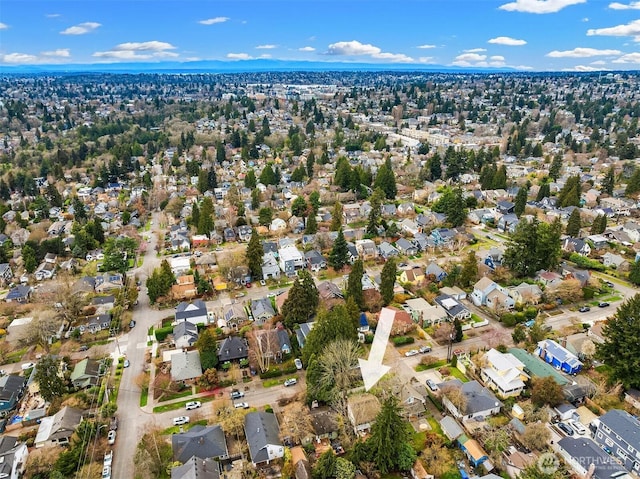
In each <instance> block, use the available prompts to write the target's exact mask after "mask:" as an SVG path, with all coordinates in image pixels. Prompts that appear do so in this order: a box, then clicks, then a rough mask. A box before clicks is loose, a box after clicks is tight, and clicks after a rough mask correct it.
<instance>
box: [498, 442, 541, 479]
mask: <svg viewBox="0 0 640 479" xmlns="http://www.w3.org/2000/svg"><path fill="white" fill-rule="evenodd" d="M537 460H538V456H537V455H535V454H532V453H525V452H522V451H519V450H518V449H517V448H516V447H515V446H509V449H508V450H507V451H504V452H503V453H502V468H503V470H504V471H505V472H506V473H507V474H508V475H509V477H510V478H511V479H518V476H520V474H522V472H523V471H524V470H525V469H526V468H527V467H529V466H531V464H534V463H535V462H536V461H537Z"/></svg>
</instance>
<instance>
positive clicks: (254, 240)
mask: <svg viewBox="0 0 640 479" xmlns="http://www.w3.org/2000/svg"><path fill="white" fill-rule="evenodd" d="M263 256H264V250H263V249H262V243H260V238H259V237H258V233H257V232H256V230H255V228H253V229H252V230H251V239H250V240H249V243H248V244H247V251H246V261H247V266H249V270H250V271H251V277H252V278H253V279H254V280H255V279H262V258H263Z"/></svg>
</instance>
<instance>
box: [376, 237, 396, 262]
mask: <svg viewBox="0 0 640 479" xmlns="http://www.w3.org/2000/svg"><path fill="white" fill-rule="evenodd" d="M378 252H379V253H380V256H382V257H383V258H384V259H385V260H387V259H389V258H393V257H396V256H398V255H399V254H400V251H398V249H397V248H396V247H394V246H393V245H392V244H391V243H389V242H387V241H383V242H382V243H380V245H379V246H378Z"/></svg>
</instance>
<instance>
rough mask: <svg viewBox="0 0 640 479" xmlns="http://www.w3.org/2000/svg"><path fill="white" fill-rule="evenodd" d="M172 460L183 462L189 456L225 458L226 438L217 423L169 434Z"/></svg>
mask: <svg viewBox="0 0 640 479" xmlns="http://www.w3.org/2000/svg"><path fill="white" fill-rule="evenodd" d="M171 447H172V449H173V460H174V461H178V462H182V463H185V462H187V461H188V460H189V459H190V458H191V457H197V458H198V459H201V460H204V459H226V458H228V457H229V450H228V449H227V440H226V438H225V436H224V431H223V430H222V428H221V427H220V426H219V425H215V426H201V425H200V424H196V425H195V426H193V427H192V428H191V429H189V430H188V431H185V432H181V433H179V434H172V435H171Z"/></svg>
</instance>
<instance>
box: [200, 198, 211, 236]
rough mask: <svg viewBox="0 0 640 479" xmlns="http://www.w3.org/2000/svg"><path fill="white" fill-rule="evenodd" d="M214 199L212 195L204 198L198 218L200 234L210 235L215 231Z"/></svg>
mask: <svg viewBox="0 0 640 479" xmlns="http://www.w3.org/2000/svg"><path fill="white" fill-rule="evenodd" d="M213 224H214V223H213V201H211V198H210V197H208V196H207V197H205V198H204V199H203V200H202V205H201V207H200V218H198V234H200V235H207V236H208V235H209V233H211V231H213Z"/></svg>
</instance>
